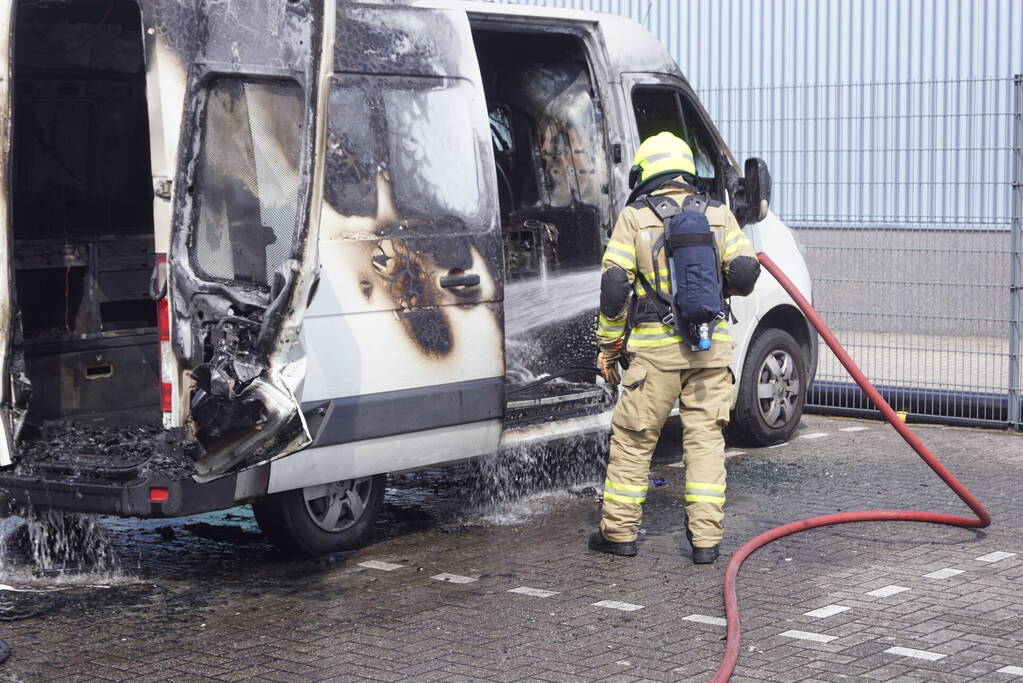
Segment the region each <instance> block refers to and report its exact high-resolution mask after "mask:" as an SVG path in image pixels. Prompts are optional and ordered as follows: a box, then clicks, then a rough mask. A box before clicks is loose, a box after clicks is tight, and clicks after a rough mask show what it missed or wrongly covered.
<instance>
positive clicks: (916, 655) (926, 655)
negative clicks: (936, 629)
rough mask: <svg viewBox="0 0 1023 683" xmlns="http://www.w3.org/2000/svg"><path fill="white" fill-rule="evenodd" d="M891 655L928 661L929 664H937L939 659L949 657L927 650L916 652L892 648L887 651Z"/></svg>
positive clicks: (906, 648)
mask: <svg viewBox="0 0 1023 683" xmlns="http://www.w3.org/2000/svg"><path fill="white" fill-rule="evenodd" d="M885 652H886V653H888V654H890V655H899V656H900V657H912V658H913V659H926V660H927V661H928V662H936V661H938V660H939V659H944V658H945V657H947V656H948V655H943V654H941V653H940V652H928V651H927V650H914V649H913V648H911V647H890V648H888V649H887V650H885Z"/></svg>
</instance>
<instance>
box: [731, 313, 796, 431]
mask: <svg viewBox="0 0 1023 683" xmlns="http://www.w3.org/2000/svg"><path fill="white" fill-rule="evenodd" d="M769 359H773V360H769ZM806 365H807V362H806V358H805V353H804V352H803V349H802V347H800V346H799V342H797V341H796V340H795V338H793V336H792V335H791V334H789V333H788V332H786V331H785V330H781V329H778V328H776V327H772V328H768V329H766V330H763V331H762V332H760V333H759V334H758V335H757V337H756V339H754V341H753V344H752V345H750V350H749V353H748V354H747V355H746V362H745V363H743V367H742V377H740V378H739V392H738V396H737V397H736V402H735V408H734V409H733V410H732V417H731V422H730V424H729V425H728V429H727V430H726V436H727V437H728V441H730V442H731V443H734V444H736V445H742V446H755V447H763V446H772V445H774V444H777V443H783V442H785V441H788V440H789V439H791V438H792V435H793V434H794V433H795V431H796V429H797V428H798V427H799V420H800V419H801V418H802V416H803V406H804V404H805V403H806V389H807V382H806ZM761 384H764V385H773V386H775V387H776V388H777V390H778V392H779V393H778V394H777V395H775V396H772V397H769V398H765V399H760V398H759V397H758V390H759V387H760V385H761ZM775 411H777V415H775V416H774V417H773V419H772V415H774V413H775Z"/></svg>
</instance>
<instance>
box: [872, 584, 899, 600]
mask: <svg viewBox="0 0 1023 683" xmlns="http://www.w3.org/2000/svg"><path fill="white" fill-rule="evenodd" d="M908 590H909V589H908V588H906V587H905V586H895V585H891V586H885V587H884V588H878V589H877V590H873V591H870V592H869V593H867V595H872V596H874V597H875V598H887V597H888V596H890V595H896V594H898V593H902V592H904V591H908Z"/></svg>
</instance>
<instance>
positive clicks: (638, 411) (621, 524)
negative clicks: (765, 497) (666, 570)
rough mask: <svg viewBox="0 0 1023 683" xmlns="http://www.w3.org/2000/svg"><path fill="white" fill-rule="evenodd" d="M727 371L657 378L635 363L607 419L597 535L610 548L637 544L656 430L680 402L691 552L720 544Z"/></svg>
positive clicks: (647, 365) (645, 364)
mask: <svg viewBox="0 0 1023 683" xmlns="http://www.w3.org/2000/svg"><path fill="white" fill-rule="evenodd" d="M734 382H735V380H734V378H733V376H732V371H731V370H730V369H729V368H727V367H721V368H687V369H682V370H659V369H658V368H657V367H656V366H655V365H654V364H653V363H651V362H650V361H649V360H644V359H643V358H642V356H640V355H636V356H633V358H632V361H631V364H630V365H629V369H628V370H627V371H626V372H625V375H624V376H623V377H622V396H621V398H620V399H619V401H618V405H617V406H616V407H615V411H614V414H613V416H612V418H611V456H610V459H609V461H608V465H607V477H606V479H605V480H604V503H603V511H602V516H601V520H600V531H601V533H602V534H603V535H604V538H606V539H607V540H609V541H614V542H627V541H634V540H635V539H636V535H637V533H638V531H639V524H640V521H641V519H642V515H643V508H642V504H643V501H645V500H646V494H647V487H648V485H649V481H648V475H649V472H650V458H651V456H652V455H653V451H654V447H655V446H656V445H657V439H658V437H659V436H660V433H661V428H662V427H663V426H664V422H665V420H667V419H668V415H669V414H670V413H671V409H672V408H673V407H674V405H675V400H676V399H677V400H678V401H679V415H680V417H681V418H682V447H683V452H684V458H685V467H686V484H685V510H686V515H687V516H688V518H689V531H690V532H691V533H692V542H693V545H694V546H696V547H698V548H706V547H711V546H715V545H717V544H718V543H720V542H721V537H722V534H723V529H722V521H723V520H724V510H723V505H724V502H725V440H724V437H723V436H722V435H721V429H722V428H723V427H725V426H726V425H727V424H728V415H729V409H730V407H731V403H732V386H733V384H734Z"/></svg>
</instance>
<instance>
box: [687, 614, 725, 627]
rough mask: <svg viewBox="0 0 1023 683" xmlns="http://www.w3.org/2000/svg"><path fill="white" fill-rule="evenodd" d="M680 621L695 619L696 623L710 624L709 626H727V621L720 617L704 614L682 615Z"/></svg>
mask: <svg viewBox="0 0 1023 683" xmlns="http://www.w3.org/2000/svg"><path fill="white" fill-rule="evenodd" d="M682 621H695V622H696V623H698V624H710V625H711V626H727V625H728V622H727V621H726V620H725V619H722V618H721V617H708V616H707V615H706V614H690V615H689V616H688V617H682Z"/></svg>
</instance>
